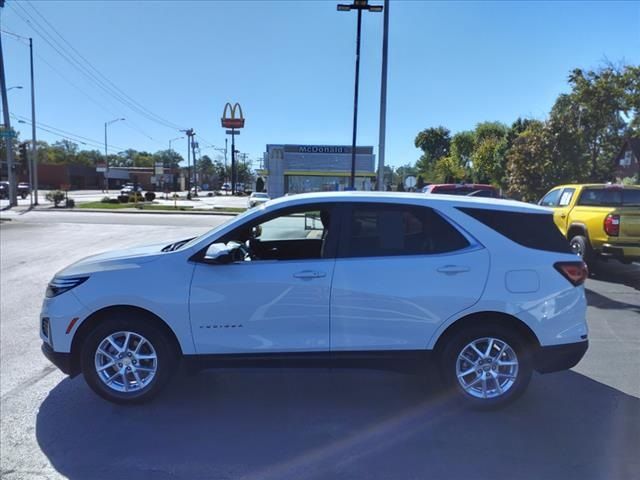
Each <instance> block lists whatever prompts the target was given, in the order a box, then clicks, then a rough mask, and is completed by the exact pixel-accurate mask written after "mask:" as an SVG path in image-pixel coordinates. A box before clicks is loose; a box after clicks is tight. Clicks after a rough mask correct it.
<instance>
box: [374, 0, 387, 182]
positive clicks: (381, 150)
mask: <svg viewBox="0 0 640 480" xmlns="http://www.w3.org/2000/svg"><path fill="white" fill-rule="evenodd" d="M383 25H384V26H383V30H382V75H381V79H380V134H379V136H378V181H377V182H376V183H377V184H378V191H380V192H383V191H384V189H385V187H384V155H385V140H386V134H387V55H388V51H389V0H384V19H383Z"/></svg>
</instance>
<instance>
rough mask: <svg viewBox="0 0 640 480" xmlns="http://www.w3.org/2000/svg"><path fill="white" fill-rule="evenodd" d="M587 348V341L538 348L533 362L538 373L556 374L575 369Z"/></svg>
mask: <svg viewBox="0 0 640 480" xmlns="http://www.w3.org/2000/svg"><path fill="white" fill-rule="evenodd" d="M587 348H589V341H588V340H585V341H584V342H577V343H566V344H564V345H551V346H548V347H540V348H539V349H538V351H537V352H536V354H535V356H534V360H533V362H534V363H533V368H535V369H536V371H538V372H539V373H551V372H558V371H560V370H569V369H570V368H572V367H575V366H576V365H577V364H578V362H579V361H580V360H582V357H584V354H585V353H586V351H587Z"/></svg>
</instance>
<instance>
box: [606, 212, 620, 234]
mask: <svg viewBox="0 0 640 480" xmlns="http://www.w3.org/2000/svg"><path fill="white" fill-rule="evenodd" d="M604 231H605V233H606V234H607V235H609V236H610V237H617V236H618V235H620V215H613V214H611V213H610V214H609V215H607V218H605V219H604Z"/></svg>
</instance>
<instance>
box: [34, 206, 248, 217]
mask: <svg viewBox="0 0 640 480" xmlns="http://www.w3.org/2000/svg"><path fill="white" fill-rule="evenodd" d="M33 211H36V212H78V213H82V212H89V213H123V214H124V213H129V214H134V215H138V214H152V215H211V216H227V217H235V216H237V215H239V213H240V212H239V213H233V212H216V211H215V210H212V211H211V212H206V211H199V212H193V211H192V212H190V211H188V210H175V211H174V210H144V209H131V210H128V209H117V208H116V209H113V210H110V209H108V208H47V209H44V208H43V209H37V210H33Z"/></svg>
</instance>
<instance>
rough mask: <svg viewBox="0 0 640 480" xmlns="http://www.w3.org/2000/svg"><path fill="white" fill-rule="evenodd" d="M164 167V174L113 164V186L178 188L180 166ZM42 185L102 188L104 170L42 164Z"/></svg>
mask: <svg viewBox="0 0 640 480" xmlns="http://www.w3.org/2000/svg"><path fill="white" fill-rule="evenodd" d="M162 170H163V171H162V174H159V171H158V172H156V171H154V168H153V167H111V168H109V172H108V178H109V188H110V189H119V188H121V187H122V186H123V185H124V184H125V183H137V184H138V185H140V186H141V187H142V188H143V189H144V190H156V191H163V190H175V189H177V188H178V187H179V185H178V183H179V182H178V179H179V172H178V169H170V168H164V169H162ZM18 180H19V181H22V182H28V181H29V177H28V175H27V173H20V174H19V176H18ZM38 185H39V187H40V188H43V189H58V188H69V189H71V190H82V189H102V188H103V186H104V173H103V172H102V171H99V172H98V171H97V170H96V167H90V166H87V165H77V164H52V163H39V164H38Z"/></svg>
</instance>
